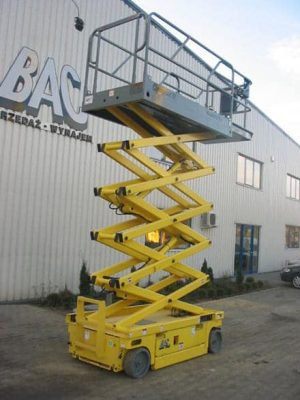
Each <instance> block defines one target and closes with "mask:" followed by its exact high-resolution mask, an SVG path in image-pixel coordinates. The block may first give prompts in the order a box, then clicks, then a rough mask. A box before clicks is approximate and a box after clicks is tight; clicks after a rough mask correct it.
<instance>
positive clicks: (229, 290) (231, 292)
mask: <svg viewBox="0 0 300 400" xmlns="http://www.w3.org/2000/svg"><path fill="white" fill-rule="evenodd" d="M232 294H233V289H232V288H231V287H226V288H225V295H226V296H232Z"/></svg>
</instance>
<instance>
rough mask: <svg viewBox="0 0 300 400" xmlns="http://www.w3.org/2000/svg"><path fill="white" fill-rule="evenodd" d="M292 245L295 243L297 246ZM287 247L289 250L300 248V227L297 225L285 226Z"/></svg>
mask: <svg viewBox="0 0 300 400" xmlns="http://www.w3.org/2000/svg"><path fill="white" fill-rule="evenodd" d="M292 236H293V238H292ZM295 237H297V240H296V239H295ZM292 243H295V245H292ZM285 247H286V248H287V249H299V248H300V226H297V225H286V226H285Z"/></svg>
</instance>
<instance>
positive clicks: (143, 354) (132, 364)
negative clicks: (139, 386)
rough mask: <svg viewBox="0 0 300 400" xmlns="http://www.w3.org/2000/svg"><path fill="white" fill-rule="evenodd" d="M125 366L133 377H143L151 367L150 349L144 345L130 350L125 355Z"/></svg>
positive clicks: (125, 369) (127, 372)
mask: <svg viewBox="0 0 300 400" xmlns="http://www.w3.org/2000/svg"><path fill="white" fill-rule="evenodd" d="M123 368H124V371H125V373H126V374H127V375H128V376H131V378H143V377H144V376H145V375H146V374H147V372H148V371H149V368H150V354H149V351H148V350H147V349H145V348H144V347H140V348H138V349H134V350H129V351H128V352H127V353H126V355H125V358H124V361H123Z"/></svg>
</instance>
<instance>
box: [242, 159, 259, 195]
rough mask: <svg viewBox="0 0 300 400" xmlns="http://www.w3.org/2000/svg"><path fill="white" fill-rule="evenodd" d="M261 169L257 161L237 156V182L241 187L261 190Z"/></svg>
mask: <svg viewBox="0 0 300 400" xmlns="http://www.w3.org/2000/svg"><path fill="white" fill-rule="evenodd" d="M261 168H262V164H261V163H260V162H259V161H255V160H252V159H251V158H247V157H245V156H242V155H241V154H239V155H238V171H237V182H238V183H241V184H242V185H247V186H252V187H254V188H255V189H260V188H261Z"/></svg>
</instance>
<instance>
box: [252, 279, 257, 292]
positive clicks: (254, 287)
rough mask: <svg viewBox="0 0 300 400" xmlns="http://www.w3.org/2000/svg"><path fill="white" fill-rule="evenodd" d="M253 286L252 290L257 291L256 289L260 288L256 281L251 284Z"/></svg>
mask: <svg viewBox="0 0 300 400" xmlns="http://www.w3.org/2000/svg"><path fill="white" fill-rule="evenodd" d="M251 286H252V289H254V290H255V289H257V288H258V283H257V282H255V281H254V282H252V283H251Z"/></svg>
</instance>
